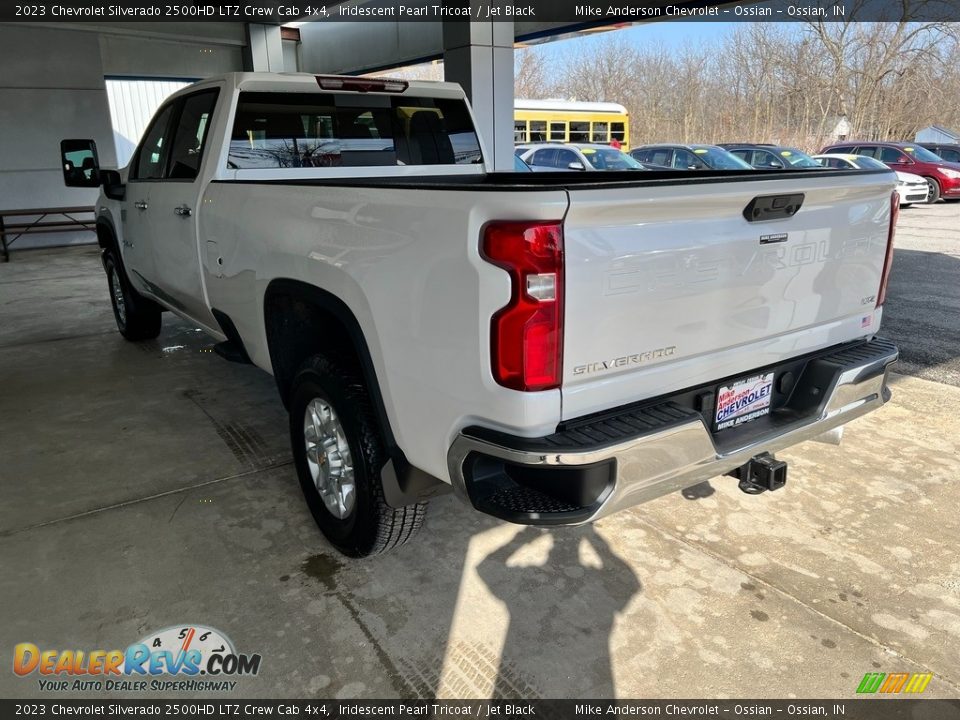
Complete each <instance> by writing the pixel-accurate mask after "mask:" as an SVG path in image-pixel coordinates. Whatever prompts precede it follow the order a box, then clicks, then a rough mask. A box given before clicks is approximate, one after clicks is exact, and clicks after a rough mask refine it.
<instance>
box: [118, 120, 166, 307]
mask: <svg viewBox="0 0 960 720" xmlns="http://www.w3.org/2000/svg"><path fill="white" fill-rule="evenodd" d="M174 109H175V103H173V102H171V103H167V104H166V105H165V106H163V107H161V108H160V110H158V111H157V114H156V115H155V116H154V118H153V122H152V123H150V126H149V127H148V128H147V130H146V132H145V133H144V134H143V140H142V141H141V143H140V146H139V147H138V148H137V151H136V153H134V156H133V160H132V161H131V162H130V170H129V173H128V175H127V190H126V197H125V198H124V207H123V210H122V215H121V218H122V224H123V233H122V234H123V241H122V242H123V251H122V253H123V264H124V267H125V269H126V271H127V277H128V278H129V279H130V281H131V282H132V283H133V285H134V287H136V288H137V290H139V291H140V292H143V293H146V294H148V295H155V293H154V287H155V285H154V282H153V277H154V274H155V272H154V264H153V250H152V248H151V246H152V243H153V236H152V222H151V221H152V219H153V216H154V215H155V214H156V213H155V212H151V211H150V195H151V190H152V189H153V187H154V185H155V184H156V183H157V182H158V181H160V180H162V179H163V174H164V168H165V167H166V158H167V149H168V148H169V146H170V142H169V141H170V134H171V133H172V131H173V127H172V126H173V116H174V114H175V113H174Z"/></svg>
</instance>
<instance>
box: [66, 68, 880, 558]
mask: <svg viewBox="0 0 960 720" xmlns="http://www.w3.org/2000/svg"><path fill="white" fill-rule="evenodd" d="M358 140H359V142H358ZM80 143H83V145H82V146H80V147H81V150H82V148H84V147H85V148H86V150H85V151H83V152H81V156H75V161H79V162H85V160H86V157H87V156H88V155H89V157H90V158H92V161H91V163H90V164H92V165H93V166H94V167H93V169H94V170H96V171H97V172H94V173H91V176H90V177H89V178H87V177H84V176H83V175H82V174H77V173H68V172H66V168H65V175H64V181H65V183H67V184H68V185H70V186H71V187H96V186H99V185H100V184H102V186H103V188H102V191H101V193H100V195H99V197H98V198H97V201H96V218H97V240H98V242H99V244H100V248H101V257H102V259H103V267H104V270H105V272H106V277H107V285H108V289H109V297H110V301H111V303H112V305H113V313H114V319H115V321H116V324H117V328H118V329H119V331H120V333H121V335H123V337H124V338H126V339H127V340H130V341H141V340H146V339H150V338H155V337H157V336H158V334H159V333H160V330H161V318H162V315H161V313H162V312H163V311H164V310H168V311H170V312H173V313H175V314H177V315H179V316H180V317H182V318H185V319H186V321H187V322H189V323H191V327H198V328H202V329H203V330H204V331H205V332H206V333H208V334H209V335H211V336H212V337H213V338H215V340H216V341H218V344H217V345H216V346H215V348H216V350H217V352H218V354H221V355H223V356H224V357H225V358H227V359H230V360H234V361H237V362H249V363H253V364H254V365H256V366H257V367H260V368H262V369H263V370H265V371H266V372H268V373H270V374H272V375H273V377H274V381H275V383H276V385H277V388H278V390H279V393H280V396H281V398H282V400H283V403H284V406H285V407H286V409H287V412H288V414H289V425H288V430H289V432H290V437H291V442H292V445H291V450H292V457H293V463H294V467H295V471H296V473H297V475H298V478H299V481H300V485H301V488H302V490H303V494H304V497H305V499H306V502H307V505H308V507H309V508H310V511H311V513H312V514H313V517H314V519H315V520H316V522H317V525H318V526H319V527H320V529H321V530H322V531H323V533H324V534H325V535H326V537H327V538H328V539H329V541H330V543H331V544H332V545H333V546H334V547H336V548H338V549H340V550H341V551H342V552H344V553H345V554H348V555H351V556H365V555H372V554H375V553H380V552H384V551H386V550H389V549H391V548H394V547H396V546H397V545H400V544H402V543H404V542H406V541H407V540H408V539H409V538H410V537H411V536H412V535H413V534H414V533H415V532H416V531H417V530H418V529H419V528H420V526H421V524H422V523H423V518H424V514H425V512H426V501H427V499H428V498H430V497H433V496H435V495H437V494H439V493H441V492H443V491H446V490H451V489H452V490H453V491H454V492H456V493H457V494H458V495H459V496H460V497H461V498H462V499H463V500H464V502H466V503H468V504H469V505H471V506H472V507H473V508H475V509H476V510H478V511H480V512H484V513H488V514H490V515H492V516H495V517H498V518H501V519H503V520H507V521H511V522H516V523H524V524H530V525H545V526H557V525H575V524H581V523H586V522H592V521H593V520H596V519H598V518H601V517H603V516H605V515H608V514H610V513H612V512H615V511H618V510H622V509H624V508H628V507H631V506H633V505H636V504H638V503H641V502H645V501H647V500H650V499H652V498H654V497H657V496H660V495H663V494H664V493H669V492H675V491H678V490H680V489H682V488H685V487H689V486H691V485H696V484H698V483H701V482H703V481H704V480H707V479H708V478H712V477H715V476H717V475H723V474H733V475H735V476H736V477H737V478H738V481H739V483H740V486H741V487H742V488H743V489H744V491H746V492H750V493H751V494H752V493H756V492H761V491H763V490H775V489H778V488H780V487H782V486H783V484H784V483H785V482H786V469H787V468H786V463H784V462H783V461H779V460H776V459H775V458H774V457H773V456H772V454H771V453H773V452H775V451H777V450H781V449H783V448H786V447H788V446H791V445H795V444H797V443H799V442H801V441H804V440H808V439H814V438H817V437H819V436H821V435H823V433H824V432H826V431H828V430H831V429H833V428H836V427H838V426H841V425H843V424H844V423H846V422H849V421H850V420H852V419H854V418H856V417H859V416H861V415H864V414H866V413H867V412H870V411H872V410H874V409H876V408H879V407H880V406H881V405H883V404H884V403H885V402H887V400H888V399H889V398H890V391H889V389H888V387H887V369H888V366H889V365H890V364H891V363H893V362H894V361H895V360H896V358H897V349H896V347H895V346H894V345H893V344H892V343H890V342H888V341H886V340H882V339H880V338H877V337H876V334H877V332H878V330H879V324H880V319H881V317H882V314H883V304H884V299H885V296H886V289H887V279H888V277H889V272H890V261H891V257H892V247H893V245H892V242H893V233H894V229H895V215H896V210H897V208H895V207H893V206H892V201H893V198H894V197H895V196H894V194H893V193H892V188H893V183H892V178H891V177H890V173H889V172H873V171H861V170H858V171H843V170H836V171H831V172H823V173H811V174H799V173H795V174H791V175H790V176H787V177H785V176H784V175H782V174H778V173H769V172H762V171H758V170H753V169H749V168H748V169H747V170H745V171H744V173H743V175H742V176H738V175H734V176H731V177H724V178H717V177H715V176H714V177H709V178H704V179H703V180H702V181H701V179H700V178H698V177H697V176H696V175H691V176H690V177H689V179H688V181H687V182H683V183H672V184H658V183H659V181H658V180H657V179H656V178H653V179H651V178H650V177H648V175H650V174H649V173H643V172H637V173H633V174H632V175H633V177H631V178H630V179H629V180H625V179H624V174H619V175H617V176H616V177H615V178H614V179H613V180H612V181H610V182H605V178H604V177H603V176H602V175H601V176H599V177H598V176H597V175H595V174H592V173H588V172H565V173H555V174H553V175H545V176H542V177H539V178H537V182H531V179H532V178H531V177H529V176H524V177H518V176H517V175H516V174H515V173H509V172H507V173H493V172H489V163H488V162H485V156H484V152H483V143H482V141H481V139H480V138H479V137H478V135H477V132H476V130H475V123H474V120H473V115H472V112H471V110H470V107H469V105H468V103H467V101H466V97H465V95H464V93H463V91H462V90H461V89H460V88H459V87H458V86H456V85H454V84H452V83H427V82H414V81H411V82H409V83H408V82H407V81H404V80H389V79H371V78H354V77H328V76H322V75H321V76H319V77H318V76H314V75H310V74H295V73H282V74H279V73H278V74H274V73H235V74H227V75H221V76H214V77H210V78H207V79H205V80H202V81H200V82H198V83H195V84H193V85H190V86H187V87H185V88H183V89H181V90H179V91H177V92H176V93H174V94H173V95H171V96H170V97H169V98H168V99H167V100H166V101H165V102H164V103H163V105H161V106H160V109H159V110H158V111H157V114H156V115H155V117H154V119H153V120H152V121H151V122H150V124H149V125H148V126H147V129H146V132H145V133H144V134H143V139H142V140H141V141H140V143H139V145H138V147H137V148H136V150H135V151H134V153H133V157H132V159H131V161H130V165H129V166H128V167H126V168H124V169H123V170H120V171H116V170H107V169H104V170H101V169H100V168H99V167H97V166H96V165H97V163H96V157H97V155H96V146H95V144H94V143H93V141H92V140H72V141H66V142H65V145H66V146H67V148H68V149H72V150H71V151H76V150H77V149H78V144H80ZM478 161H479V162H478ZM61 162H64V163H66V162H68V160H67V158H66V157H62V158H61ZM737 162H741V161H739V160H738V161H737ZM846 238H852V239H856V252H850V247H848V243H845V242H842V240H844V239H846ZM841 279H842V282H841V281H840V280H841ZM105 352H112V351H111V350H110V348H109V343H108V344H107V347H106V349H105ZM198 381H199V380H198ZM238 392H243V389H242V388H241V389H240V390H239V391H238ZM222 400H223V402H225V403H227V402H230V397H229V396H224V397H223V398H222ZM144 418H145V419H144V422H143V423H142V428H141V431H142V432H143V433H145V434H148V433H149V432H150V431H151V428H150V419H149V415H145V416H144ZM118 452H119V450H118ZM125 452H126V453H128V454H129V453H134V455H131V458H133V459H134V460H135V459H136V458H135V452H136V451H135V449H134V450H131V449H130V448H129V447H128V448H127V449H126V450H125ZM464 532H466V530H464Z"/></svg>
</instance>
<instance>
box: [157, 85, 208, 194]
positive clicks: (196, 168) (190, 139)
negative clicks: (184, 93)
mask: <svg viewBox="0 0 960 720" xmlns="http://www.w3.org/2000/svg"><path fill="white" fill-rule="evenodd" d="M218 94H219V90H204V91H203V92H198V93H195V94H193V95H189V96H188V97H187V98H186V99H185V100H184V101H183V105H182V109H181V111H180V120H179V122H178V125H177V132H176V135H174V138H173V143H172V145H171V146H170V163H169V165H170V170H169V172H168V173H167V175H166V177H168V178H170V179H171V180H193V179H194V178H196V177H197V175H198V174H199V172H200V161H201V159H202V158H203V147H204V145H205V144H206V140H207V131H208V130H209V128H210V118H211V117H212V116H213V108H214V105H215V104H216V102H217V95H218Z"/></svg>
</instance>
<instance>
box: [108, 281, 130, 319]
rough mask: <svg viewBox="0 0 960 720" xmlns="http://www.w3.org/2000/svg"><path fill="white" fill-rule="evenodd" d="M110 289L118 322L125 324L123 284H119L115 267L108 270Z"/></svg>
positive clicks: (125, 306)
mask: <svg viewBox="0 0 960 720" xmlns="http://www.w3.org/2000/svg"><path fill="white" fill-rule="evenodd" d="M110 291H111V292H112V293H113V303H114V305H115V306H116V308H117V317H118V318H120V324H121V325H123V326H126V324H127V303H126V302H125V301H124V299H123V286H122V285H121V284H120V275H119V274H118V273H117V269H116V268H111V270H110Z"/></svg>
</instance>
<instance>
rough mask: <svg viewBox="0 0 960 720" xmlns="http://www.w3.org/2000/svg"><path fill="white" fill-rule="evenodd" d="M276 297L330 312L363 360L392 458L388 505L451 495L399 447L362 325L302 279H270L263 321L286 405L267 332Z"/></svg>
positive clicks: (386, 471)
mask: <svg viewBox="0 0 960 720" xmlns="http://www.w3.org/2000/svg"><path fill="white" fill-rule="evenodd" d="M274 295H283V296H286V297H293V298H297V299H299V300H302V301H303V302H305V303H307V304H310V305H314V306H316V307H318V308H320V309H321V310H323V311H324V312H326V313H329V314H330V315H331V316H332V317H334V318H335V319H336V320H337V321H338V322H340V324H341V325H342V326H343V327H344V328H345V329H346V331H347V336H348V337H349V338H350V342H351V344H352V345H353V350H354V352H355V353H356V355H357V357H358V358H359V360H360V371H361V373H362V375H363V380H364V383H365V384H366V387H367V392H368V393H369V394H370V400H371V402H372V404H373V411H374V413H375V414H376V416H377V422H378V423H379V425H380V431H381V433H382V435H383V441H384V444H385V445H386V449H387V455H388V456H389V458H390V459H389V460H388V461H387V464H386V465H385V466H384V467H383V469H382V470H381V473H380V476H381V480H382V482H383V492H384V498H385V499H386V501H387V504H389V505H390V506H391V507H394V508H400V507H403V506H405V505H410V504H412V503H415V502H418V501H421V500H424V499H426V498H429V497H433V496H435V495H440V494H443V493H445V492H449V491H450V490H451V489H452V486H451V485H449V484H448V483H445V482H443V481H442V480H440V479H438V478H435V477H433V476H432V475H429V474H428V473H425V472H424V471H422V470H420V469H418V468H415V467H413V466H412V465H411V464H410V463H409V461H408V460H407V458H406V455H404V452H403V450H402V449H401V448H400V446H399V445H397V441H396V438H395V437H394V434H393V429H392V428H391V426H390V418H389V417H388V416H387V408H386V404H385V403H384V399H383V393H382V391H381V389H380V382H379V380H378V379H377V372H376V368H375V367H374V364H373V356H372V355H371V353H370V348H369V346H368V345H367V340H366V337H365V336H364V334H363V328H361V327H360V322H359V320H357V317H356V315H354V313H353V311H352V310H351V309H350V307H349V306H348V305H347V304H346V303H345V302H343V300H341V299H340V298H338V297H337V296H336V295H333V294H332V293H330V292H327V291H326V290H323V289H321V288H318V287H316V286H315V285H310V284H308V283H305V282H303V281H301V280H292V279H287V278H278V279H275V280H271V281H270V283H269V284H268V285H267V288H266V290H265V291H264V294H263V321H264V330H265V332H266V336H267V347H268V349H269V352H270V364H271V365H272V366H273V368H274V376H275V377H276V378H277V389H278V390H279V391H280V395H281V398H282V399H283V402H284V404H286V401H287V400H286V397H287V390H288V388H287V387H284V380H282V379H281V378H280V374H279V373H278V372H277V368H278V360H277V357H276V348H275V346H274V343H272V342H271V341H270V331H269V329H268V328H269V325H268V315H267V308H268V307H269V305H270V301H271V298H272V296H274Z"/></svg>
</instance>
